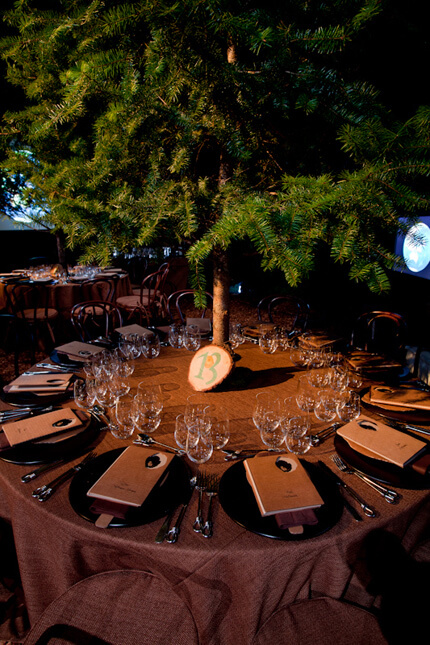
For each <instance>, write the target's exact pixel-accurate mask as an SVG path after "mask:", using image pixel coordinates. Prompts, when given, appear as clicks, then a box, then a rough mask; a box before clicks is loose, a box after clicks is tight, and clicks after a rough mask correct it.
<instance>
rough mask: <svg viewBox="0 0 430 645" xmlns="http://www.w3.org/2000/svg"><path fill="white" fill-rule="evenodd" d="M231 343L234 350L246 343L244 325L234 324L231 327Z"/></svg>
mask: <svg viewBox="0 0 430 645" xmlns="http://www.w3.org/2000/svg"><path fill="white" fill-rule="evenodd" d="M229 341H230V345H231V347H232V348H233V349H235V348H236V347H239V345H241V344H242V343H244V342H245V337H244V335H243V329H242V325H241V324H240V323H232V324H231V325H230V334H229Z"/></svg>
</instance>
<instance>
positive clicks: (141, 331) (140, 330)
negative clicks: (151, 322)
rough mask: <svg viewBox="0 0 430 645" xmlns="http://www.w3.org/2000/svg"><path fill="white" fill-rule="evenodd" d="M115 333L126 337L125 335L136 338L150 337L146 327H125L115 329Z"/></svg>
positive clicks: (150, 333)
mask: <svg viewBox="0 0 430 645" xmlns="http://www.w3.org/2000/svg"><path fill="white" fill-rule="evenodd" d="M115 331H116V332H117V333H118V334H121V336H127V334H137V335H138V336H149V335H152V333H153V332H152V331H151V330H150V329H146V327H141V326H140V325H126V326H125V327H117V328H116V329H115Z"/></svg>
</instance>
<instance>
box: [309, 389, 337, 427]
mask: <svg viewBox="0 0 430 645" xmlns="http://www.w3.org/2000/svg"><path fill="white" fill-rule="evenodd" d="M337 402H338V393H337V392H335V390H332V389H331V388H326V389H323V390H318V392H317V399H316V404H315V408H314V413H315V416H316V418H317V419H319V420H320V421H333V419H335V418H336V414H337Z"/></svg>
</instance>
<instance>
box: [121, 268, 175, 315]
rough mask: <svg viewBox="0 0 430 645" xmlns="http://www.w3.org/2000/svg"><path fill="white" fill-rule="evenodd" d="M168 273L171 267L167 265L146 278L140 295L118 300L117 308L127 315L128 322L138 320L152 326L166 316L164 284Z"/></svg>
mask: <svg viewBox="0 0 430 645" xmlns="http://www.w3.org/2000/svg"><path fill="white" fill-rule="evenodd" d="M168 273H169V265H168V263H165V264H163V265H162V266H161V268H160V269H159V270H158V271H155V272H154V273H151V274H150V275H148V276H146V278H144V280H143V281H142V284H141V285H140V288H139V290H138V291H139V292H138V293H135V294H133V295H131V296H121V297H120V298H117V299H116V304H117V306H118V307H120V308H121V309H122V310H123V311H124V312H126V313H127V320H130V319H132V318H136V319H137V320H138V321H139V322H142V321H145V322H146V324H148V325H150V324H151V323H153V322H155V320H156V319H157V318H162V317H163V316H164V315H165V312H166V306H167V304H166V296H165V293H164V284H165V282H166V278H167V275H168Z"/></svg>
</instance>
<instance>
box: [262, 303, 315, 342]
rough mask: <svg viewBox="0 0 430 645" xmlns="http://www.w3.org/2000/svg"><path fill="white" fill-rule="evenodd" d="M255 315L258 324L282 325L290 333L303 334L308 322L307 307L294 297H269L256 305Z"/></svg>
mask: <svg viewBox="0 0 430 645" xmlns="http://www.w3.org/2000/svg"><path fill="white" fill-rule="evenodd" d="M257 314H258V320H259V321H260V322H270V323H273V324H275V325H282V326H284V327H286V328H287V329H288V331H289V332H290V333H292V332H299V331H300V332H303V331H305V329H306V327H307V324H308V320H309V305H308V304H307V303H306V302H304V300H301V299H300V298H297V297H296V296H288V295H276V294H275V295H269V296H264V298H262V299H261V300H260V302H259V303H258V305H257ZM266 318H267V320H266Z"/></svg>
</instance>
